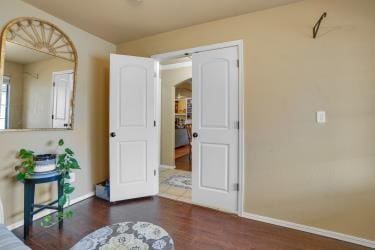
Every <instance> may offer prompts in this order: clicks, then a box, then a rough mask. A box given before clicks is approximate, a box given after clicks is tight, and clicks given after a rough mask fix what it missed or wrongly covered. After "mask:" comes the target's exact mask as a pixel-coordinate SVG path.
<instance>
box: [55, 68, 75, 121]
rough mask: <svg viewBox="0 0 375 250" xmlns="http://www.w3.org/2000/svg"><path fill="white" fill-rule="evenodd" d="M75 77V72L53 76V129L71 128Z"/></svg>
mask: <svg viewBox="0 0 375 250" xmlns="http://www.w3.org/2000/svg"><path fill="white" fill-rule="evenodd" d="M73 77H74V76H73V72H61V73H54V74H53V110H52V115H53V116H52V127H53V128H70V127H71V120H70V119H71V118H70V117H71V115H70V114H71V112H72V96H73Z"/></svg>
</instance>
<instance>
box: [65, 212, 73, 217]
mask: <svg viewBox="0 0 375 250" xmlns="http://www.w3.org/2000/svg"><path fill="white" fill-rule="evenodd" d="M65 217H66V218H67V219H71V218H73V211H72V210H69V211H67V212H66V213H65Z"/></svg>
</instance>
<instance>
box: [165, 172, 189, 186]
mask: <svg viewBox="0 0 375 250" xmlns="http://www.w3.org/2000/svg"><path fill="white" fill-rule="evenodd" d="M163 183H165V184H167V185H171V186H174V187H180V188H185V189H191V175H180V174H178V175H172V176H171V177H169V178H167V179H166V180H165V181H163Z"/></svg>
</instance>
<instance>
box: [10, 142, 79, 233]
mask: <svg viewBox="0 0 375 250" xmlns="http://www.w3.org/2000/svg"><path fill="white" fill-rule="evenodd" d="M63 146H64V140H63V139H60V140H59V142H58V147H57V150H56V158H57V160H56V170H57V171H59V172H60V173H61V175H62V179H61V183H59V184H60V185H62V186H63V195H62V196H61V197H59V200H58V203H59V205H60V206H65V205H69V204H70V195H71V194H72V193H73V192H74V187H73V185H72V184H71V183H70V182H69V179H70V174H71V173H72V171H73V170H75V169H80V166H79V164H78V161H77V159H76V158H75V156H74V152H73V150H71V149H70V148H63ZM19 158H20V159H21V164H20V165H18V166H16V168H15V169H16V171H17V176H16V177H17V180H19V181H23V180H25V178H29V177H30V176H31V175H33V174H34V173H35V168H36V159H37V156H36V155H35V154H34V152H33V151H31V150H26V149H21V150H20V151H19ZM51 159H53V157H52V158H51V157H49V158H48V160H51ZM72 216H73V211H71V210H68V211H64V212H58V213H57V216H56V220H54V218H53V216H52V215H47V216H45V217H44V218H43V220H42V223H41V225H42V226H44V227H49V226H52V225H54V224H56V222H58V221H59V220H62V219H64V218H72ZM54 221H55V222H54Z"/></svg>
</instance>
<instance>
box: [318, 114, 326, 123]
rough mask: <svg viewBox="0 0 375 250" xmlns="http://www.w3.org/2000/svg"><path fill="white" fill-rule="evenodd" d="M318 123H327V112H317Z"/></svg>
mask: <svg viewBox="0 0 375 250" xmlns="http://www.w3.org/2000/svg"><path fill="white" fill-rule="evenodd" d="M316 122H317V123H326V112H325V111H317V112H316Z"/></svg>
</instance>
